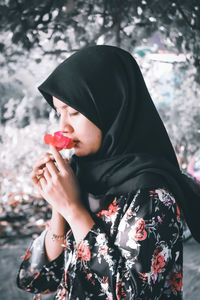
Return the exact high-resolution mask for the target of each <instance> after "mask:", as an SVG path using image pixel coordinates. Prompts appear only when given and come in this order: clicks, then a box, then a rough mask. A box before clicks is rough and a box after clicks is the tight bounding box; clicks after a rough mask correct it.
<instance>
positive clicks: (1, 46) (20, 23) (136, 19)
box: [0, 0, 200, 78]
mask: <svg viewBox="0 0 200 300" xmlns="http://www.w3.org/2000/svg"><path fill="white" fill-rule="evenodd" d="M0 3H1V4H0V18H1V23H0V32H2V33H3V34H2V38H1V43H0V51H1V52H2V53H3V55H4V57H5V58H6V62H9V61H14V60H15V59H16V57H19V56H20V55H22V56H24V52H23V51H24V50H26V51H27V53H30V50H31V49H33V48H35V47H37V48H39V49H40V51H41V54H49V55H57V56H58V55H62V53H65V54H66V53H68V52H70V53H71V52H73V51H75V50H77V49H80V48H82V47H85V46H88V45H93V44H97V43H104V44H106V43H107V44H113V45H118V46H121V47H122V48H125V49H127V50H129V51H130V50H131V51H132V49H133V48H134V47H135V46H136V45H139V44H141V42H142V43H143V44H144V43H145V39H146V38H148V37H150V36H151V35H152V33H154V32H155V31H159V32H160V33H161V34H162V35H163V38H164V40H165V43H166V44H167V45H168V48H169V47H171V48H173V49H174V50H175V49H176V51H179V52H184V53H187V54H188V59H189V61H190V63H191V62H192V63H193V64H194V65H195V67H196V68H197V71H198V72H200V70H199V69H200V51H199V50H200V17H199V13H200V2H199V1H198V0H182V1H181V0H174V1H166V0H159V1H158V0H135V1H133V0H124V1H121V0H68V1H66V0H45V1H44V0H35V1H26V0H1V2H0ZM22 49H23V50H22ZM36 60H37V61H38V62H39V61H40V58H39V57H38V58H36ZM197 78H198V77H197Z"/></svg>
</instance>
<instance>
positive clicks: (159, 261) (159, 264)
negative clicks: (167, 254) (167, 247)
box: [152, 253, 165, 274]
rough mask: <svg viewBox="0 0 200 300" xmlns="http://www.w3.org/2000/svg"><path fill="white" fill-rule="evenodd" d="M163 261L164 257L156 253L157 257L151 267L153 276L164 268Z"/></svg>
mask: <svg viewBox="0 0 200 300" xmlns="http://www.w3.org/2000/svg"><path fill="white" fill-rule="evenodd" d="M164 260H165V258H164V256H163V255H162V254H160V253H158V255H156V256H155V261H154V263H153V265H152V267H153V270H154V274H157V273H161V272H162V268H163V267H164V266H165V262H164Z"/></svg>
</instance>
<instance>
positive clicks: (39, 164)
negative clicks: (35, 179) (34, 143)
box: [33, 153, 55, 174]
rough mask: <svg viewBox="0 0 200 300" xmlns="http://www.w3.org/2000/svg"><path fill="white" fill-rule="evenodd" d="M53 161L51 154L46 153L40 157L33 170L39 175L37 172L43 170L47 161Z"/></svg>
mask: <svg viewBox="0 0 200 300" xmlns="http://www.w3.org/2000/svg"><path fill="white" fill-rule="evenodd" d="M52 160H55V158H54V156H53V155H52V153H46V154H45V155H44V156H42V157H41V158H40V159H39V161H38V162H37V163H36V164H35V165H34V167H33V170H34V172H35V173H37V174H39V173H38V172H39V170H41V169H42V168H44V166H45V164H46V163H47V162H49V161H52Z"/></svg>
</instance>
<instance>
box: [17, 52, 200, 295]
mask: <svg viewBox="0 0 200 300" xmlns="http://www.w3.org/2000/svg"><path fill="white" fill-rule="evenodd" d="M39 91H40V92H41V93H42V95H43V96H44V98H45V99H46V101H47V102H48V103H49V104H50V105H51V106H52V107H53V108H54V109H56V110H57V112H58V113H59V114H60V127H61V128H60V130H62V131H63V133H64V134H66V135H67V136H68V137H70V138H72V139H73V140H75V141H76V145H75V148H74V149H75V154H74V155H73V156H72V158H71V159H70V161H69V163H66V162H65V161H64V160H63V158H62V157H61V155H60V154H59V153H58V152H57V151H56V149H55V148H54V147H53V146H51V150H52V154H51V153H46V155H45V156H44V157H42V158H41V159H40V160H39V161H38V163H37V164H36V166H35V167H34V170H33V173H32V179H33V182H34V184H35V186H36V187H37V188H38V190H39V192H40V193H41V195H42V196H43V197H44V199H46V201H48V203H50V204H51V205H52V218H51V221H50V226H49V228H47V229H45V230H44V231H43V232H42V234H41V235H40V236H39V237H38V238H37V239H36V240H35V241H33V243H32V245H31V248H30V249H28V250H27V253H26V255H25V257H24V260H23V262H22V264H21V267H20V270H19V274H18V278H17V284H18V286H19V287H20V288H22V289H25V290H26V291H29V292H31V293H35V294H39V293H43V294H46V293H50V292H53V291H57V295H56V299H60V300H61V299H109V300H111V299H148V300H151V299H154V300H155V299H162V300H163V299H182V258H183V252H182V222H181V218H180V210H182V211H183V213H184V215H185V217H186V219H187V221H188V225H189V226H190V228H191V230H192V232H193V235H194V237H195V238H196V239H197V240H198V241H200V237H199V232H198V229H197V228H198V227H197V224H198V222H197V219H195V217H196V216H197V210H198V209H199V208H200V206H199V202H200V201H199V199H200V192H199V187H198V186H197V185H196V184H195V183H194V182H193V181H192V180H191V179H190V178H189V177H186V176H185V175H183V174H182V173H181V172H180V170H179V166H178V163H177V160H176V156H175V153H174V150H173V148H172V145H171V143H170V140H169V138H168V135H167V133H166V131H165V128H164V126H163V124H162V121H161V120H160V118H159V115H158V113H157V111H156V109H155V107H154V105H153V102H152V100H151V98H150V95H149V93H148V91H147V88H146V85H145V83H144V80H143V77H142V75H141V72H140V70H139V67H138V65H137V63H136V62H135V60H134V59H133V57H132V56H131V55H130V54H129V53H128V52H126V51H124V50H122V49H119V48H117V47H112V46H94V47H89V48H85V49H83V50H80V51H78V52H77V53H75V54H73V55H72V56H71V57H70V58H68V59H66V60H65V61H64V62H63V63H62V64H60V65H59V66H58V67H57V68H56V69H55V70H54V71H53V72H52V74H51V75H50V76H49V77H48V78H47V80H46V81H45V82H44V83H43V84H42V85H41V86H40V87H39ZM198 201H199V202H198ZM191 214H193V216H194V218H190V215H191Z"/></svg>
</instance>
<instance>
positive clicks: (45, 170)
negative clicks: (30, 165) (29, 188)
mask: <svg viewBox="0 0 200 300" xmlns="http://www.w3.org/2000/svg"><path fill="white" fill-rule="evenodd" d="M50 148H51V150H52V153H53V154H51V153H46V155H45V156H44V157H42V158H40V160H39V161H38V163H37V164H36V165H35V167H34V170H33V172H32V174H31V178H32V181H33V183H34V185H35V186H36V187H37V189H38V192H39V193H40V194H41V195H42V197H43V198H45V200H46V201H47V202H48V203H49V204H51V205H52V206H53V207H54V208H55V209H56V210H57V211H58V212H59V213H61V214H62V215H63V214H64V213H65V217H66V216H67V214H69V215H70V214H71V212H72V210H74V209H75V208H77V207H80V209H82V208H83V207H82V204H81V201H80V189H79V185H78V181H77V178H76V176H75V174H74V172H73V170H72V168H71V167H70V165H69V164H68V163H67V162H66V161H65V160H64V159H63V158H62V156H61V155H60V153H59V152H58V151H57V150H56V148H55V147H54V146H52V145H50Z"/></svg>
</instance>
